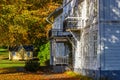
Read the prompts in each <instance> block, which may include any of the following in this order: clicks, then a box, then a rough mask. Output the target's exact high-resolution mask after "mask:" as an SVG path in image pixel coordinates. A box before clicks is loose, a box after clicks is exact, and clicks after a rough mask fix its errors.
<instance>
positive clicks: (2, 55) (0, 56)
mask: <svg viewBox="0 0 120 80" xmlns="http://www.w3.org/2000/svg"><path fill="white" fill-rule="evenodd" d="M8 56H9V52H8V51H7V50H6V49H0V68H12V67H13V68H14V67H24V65H25V62H24V61H10V60H9V59H8Z"/></svg>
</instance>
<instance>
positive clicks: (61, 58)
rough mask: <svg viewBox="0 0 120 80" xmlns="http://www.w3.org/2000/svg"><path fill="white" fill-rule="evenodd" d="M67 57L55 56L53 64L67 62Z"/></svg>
mask: <svg viewBox="0 0 120 80" xmlns="http://www.w3.org/2000/svg"><path fill="white" fill-rule="evenodd" d="M68 62H69V59H68V57H56V58H55V64H68Z"/></svg>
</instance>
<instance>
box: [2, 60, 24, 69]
mask: <svg viewBox="0 0 120 80" xmlns="http://www.w3.org/2000/svg"><path fill="white" fill-rule="evenodd" d="M24 65H25V62H24V61H9V60H0V68H12V67H24Z"/></svg>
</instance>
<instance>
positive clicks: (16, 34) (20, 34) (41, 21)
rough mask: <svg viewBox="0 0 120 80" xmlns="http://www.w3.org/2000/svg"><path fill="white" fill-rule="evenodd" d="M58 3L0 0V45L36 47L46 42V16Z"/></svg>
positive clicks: (45, 0) (48, 0) (36, 0)
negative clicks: (32, 45) (30, 45)
mask: <svg viewBox="0 0 120 80" xmlns="http://www.w3.org/2000/svg"><path fill="white" fill-rule="evenodd" d="M58 3H60V1H57V0H0V33H2V34H0V37H1V38H0V41H1V42H2V43H0V45H1V46H2V45H6V46H14V45H21V44H22V45H23V44H24V45H25V44H26V45H29V44H34V45H35V46H37V47H38V46H39V45H42V44H44V43H47V33H48V30H49V29H50V28H51V25H49V24H48V23H47V22H46V17H47V16H48V15H49V13H51V12H52V11H53V10H54V9H55V8H57V7H58V6H59V4H58Z"/></svg>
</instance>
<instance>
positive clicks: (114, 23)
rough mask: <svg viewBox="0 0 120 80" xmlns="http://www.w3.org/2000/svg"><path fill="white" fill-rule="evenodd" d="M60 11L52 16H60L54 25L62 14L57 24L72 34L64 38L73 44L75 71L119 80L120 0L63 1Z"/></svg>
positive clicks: (97, 77) (94, 76)
mask: <svg viewBox="0 0 120 80" xmlns="http://www.w3.org/2000/svg"><path fill="white" fill-rule="evenodd" d="M60 10H61V12H59V11H60ZM60 10H57V11H56V10H55V11H54V13H52V14H50V16H55V15H56V14H57V15H58V16H56V17H55V20H54V23H53V24H55V21H56V19H58V18H59V19H60V17H59V16H60V15H62V21H58V22H56V23H59V22H61V24H63V29H64V30H65V32H69V34H70V35H72V38H71V37H68V36H66V37H65V35H64V38H66V39H67V42H69V43H71V45H72V63H73V64H72V65H73V70H74V71H75V72H77V73H80V74H83V75H88V76H91V77H93V78H95V80H97V79H99V78H100V79H101V78H104V79H106V80H107V79H108V80H120V77H119V75H120V50H119V48H120V36H119V35H120V0H63V5H62V7H60ZM50 16H49V17H48V19H49V18H50ZM48 21H50V20H48ZM58 26H59V24H57V26H56V27H58ZM53 28H54V26H53ZM63 33H64V32H62V33H61V34H63ZM53 40H54V39H53ZM51 44H52V43H51ZM60 47H61V45H60ZM54 49H56V48H54ZM60 49H61V48H59V50H60ZM51 51H52V49H51ZM51 53H52V52H51ZM51 62H54V61H51Z"/></svg>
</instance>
